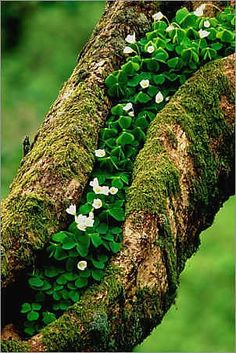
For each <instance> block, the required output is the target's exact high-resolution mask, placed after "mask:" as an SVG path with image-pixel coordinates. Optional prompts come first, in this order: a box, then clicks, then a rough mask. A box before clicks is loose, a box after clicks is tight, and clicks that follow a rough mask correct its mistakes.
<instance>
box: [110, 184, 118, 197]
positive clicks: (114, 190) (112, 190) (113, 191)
mask: <svg viewBox="0 0 236 353" xmlns="http://www.w3.org/2000/svg"><path fill="white" fill-rule="evenodd" d="M117 192H118V189H117V188H115V187H114V186H112V187H111V188H110V194H112V195H115V194H116V193H117Z"/></svg>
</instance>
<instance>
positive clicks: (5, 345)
mask: <svg viewBox="0 0 236 353" xmlns="http://www.w3.org/2000/svg"><path fill="white" fill-rule="evenodd" d="M1 352H30V347H29V345H28V344H27V343H24V342H22V341H18V340H6V341H2V342H1Z"/></svg>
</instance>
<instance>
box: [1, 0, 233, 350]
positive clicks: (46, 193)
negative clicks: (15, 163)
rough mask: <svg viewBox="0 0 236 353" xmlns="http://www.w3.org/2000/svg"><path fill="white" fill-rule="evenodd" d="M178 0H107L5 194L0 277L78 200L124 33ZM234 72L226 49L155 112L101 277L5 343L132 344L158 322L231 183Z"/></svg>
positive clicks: (16, 268)
mask: <svg viewBox="0 0 236 353" xmlns="http://www.w3.org/2000/svg"><path fill="white" fill-rule="evenodd" d="M180 3H181V4H183V5H186V2H184V1H182V2H175V3H174V5H172V6H171V7H170V6H168V2H162V3H159V4H158V3H156V2H155V1H150V2H144V1H139V2H132V1H130V2H123V1H115V2H110V3H108V5H107V8H106V11H105V14H104V16H103V18H102V19H101V21H100V23H99V24H98V26H97V27H96V29H95V32H94V34H93V35H92V38H91V40H90V41H89V43H88V44H87V46H86V47H85V49H84V50H83V52H82V53H81V55H80V59H79V64H78V65H77V66H76V68H75V70H74V72H73V73H72V75H71V77H70V78H69V80H68V81H67V83H66V84H65V85H64V87H63V88H62V90H61V92H60V94H59V96H58V98H57V100H56V101H55V103H54V104H53V106H52V107H51V109H50V111H49V113H48V114H47V116H46V118H45V121H44V123H43V125H42V127H41V128H40V129H39V131H38V133H37V135H36V137H35V140H34V142H33V144H32V146H31V150H30V152H29V153H28V154H27V155H26V157H24V159H23V161H22V165H21V167H20V169H19V171H18V173H17V176H16V178H15V180H14V182H13V183H12V186H11V190H10V194H9V196H8V197H7V199H6V200H5V201H4V202H3V207H2V220H3V227H2V235H3V236H2V250H3V262H2V271H3V274H2V280H3V286H4V287H7V286H9V285H10V284H12V283H13V282H14V281H15V279H16V277H17V276H18V274H19V273H20V272H21V271H23V270H24V269H25V268H27V267H28V266H29V265H31V264H32V263H33V257H34V256H35V251H36V250H39V249H42V248H43V247H44V246H45V244H46V243H47V242H48V240H49V239H50V236H51V234H52V233H54V232H55V231H57V230H59V229H63V228H65V227H66V225H67V222H68V219H67V218H66V216H65V209H66V207H67V206H68V205H69V204H70V203H71V202H73V203H78V202H79V199H80V196H81V194H82V191H83V189H84V187H85V185H86V182H87V180H88V177H89V173H90V172H91V170H92V167H93V163H94V157H93V155H94V150H95V149H96V145H97V139H98V132H99V129H100V128H101V127H102V125H103V123H104V122H105V119H106V116H107V113H108V111H109V109H110V107H111V101H110V100H109V98H108V97H107V96H106V91H105V88H104V84H103V82H104V79H105V78H106V77H107V75H108V74H109V73H110V72H112V71H113V70H114V69H116V68H117V67H118V66H119V64H120V63H121V62H122V60H123V56H122V49H123V47H124V45H125V42H124V38H125V36H126V35H127V34H129V33H131V32H132V31H135V32H136V34H138V36H142V34H143V33H144V32H146V31H147V30H148V28H149V26H150V22H151V15H152V14H153V13H154V12H156V11H158V10H159V9H160V10H161V11H163V12H164V11H166V12H169V16H172V14H173V13H174V12H175V10H176V7H177V6H178V7H179V6H180ZM194 6H196V4H195V3H194ZM166 12H165V13H166ZM233 77H234V76H233V58H232V57H228V58H227V59H222V60H219V61H217V62H215V63H211V64H208V65H206V66H205V67H204V68H203V69H201V70H200V71H199V72H198V73H196V75H194V77H193V78H191V79H190V80H189V81H188V82H187V83H186V84H185V85H184V86H183V87H181V88H180V89H179V91H178V92H177V93H176V95H175V96H174V97H173V98H172V99H171V101H170V102H169V103H168V105H167V106H166V107H165V108H164V109H163V110H162V111H161V112H160V113H159V114H158V116H157V117H156V119H155V120H154V122H153V123H152V124H151V126H150V129H149V133H148V137H147V141H146V144H145V146H144V148H143V149H142V151H141V152H140V153H139V155H138V157H137V160H136V163H135V169H134V174H133V182H132V185H131V187H130V189H129V192H128V198H127V204H126V214H127V218H126V221H125V224H124V232H123V233H124V245H123V249H122V251H121V252H120V253H119V254H118V255H116V256H115V257H114V258H113V260H112V261H111V263H110V265H109V268H108V269H107V271H106V277H105V279H104V280H103V282H102V283H101V284H100V285H94V286H92V287H91V288H89V289H88V290H86V292H85V294H84V296H83V297H82V299H81V300H80V301H79V302H78V303H76V304H75V305H74V306H73V307H72V308H71V309H70V310H68V312H66V313H65V314H64V315H62V316H61V317H60V318H59V319H58V320H56V321H55V322H54V323H52V324H50V325H49V326H48V327H46V328H45V329H43V330H42V331H41V332H40V334H38V335H36V336H35V337H33V338H32V339H31V340H29V341H27V342H24V341H15V340H11V341H4V342H3V351H72V350H75V351H130V350H131V349H132V348H133V347H134V346H135V345H136V344H138V343H139V342H141V341H142V340H143V339H144V338H145V337H146V336H147V335H148V334H149V333H150V331H151V330H152V328H153V327H155V326H156V325H157V324H158V323H159V322H160V321H161V319H162V317H163V315H164V314H165V312H166V311H167V310H168V308H169V306H170V305H171V303H172V302H173V300H174V297H175V294H176V288H177V285H178V279H179V274H180V272H181V271H182V270H183V268H184V265H185V262H186V260H187V258H189V257H190V256H191V255H192V254H193V252H194V251H196V249H197V247H198V244H199V234H200V232H201V231H202V230H203V229H205V228H207V227H208V226H209V225H210V224H211V223H212V221H213V218H214V215H215V214H216V212H217V211H218V209H219V207H220V206H221V205H222V203H223V202H224V201H225V200H226V199H227V198H228V197H229V196H230V195H231V194H232V193H233V185H234V176H233V158H234V145H233V123H234V100H233V99H232V96H233Z"/></svg>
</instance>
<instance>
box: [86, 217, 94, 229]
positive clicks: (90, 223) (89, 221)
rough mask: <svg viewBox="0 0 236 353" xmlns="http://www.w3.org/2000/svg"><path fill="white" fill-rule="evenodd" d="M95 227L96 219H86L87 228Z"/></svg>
mask: <svg viewBox="0 0 236 353" xmlns="http://www.w3.org/2000/svg"><path fill="white" fill-rule="evenodd" d="M93 225H94V219H93V218H90V217H86V220H85V227H93Z"/></svg>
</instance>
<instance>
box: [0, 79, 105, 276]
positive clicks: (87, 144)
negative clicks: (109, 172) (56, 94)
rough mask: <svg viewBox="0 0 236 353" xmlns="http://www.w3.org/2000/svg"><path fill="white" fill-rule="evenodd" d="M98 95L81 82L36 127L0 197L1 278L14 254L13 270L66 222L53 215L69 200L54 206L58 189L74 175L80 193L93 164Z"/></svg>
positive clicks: (98, 119) (99, 123)
mask: <svg viewBox="0 0 236 353" xmlns="http://www.w3.org/2000/svg"><path fill="white" fill-rule="evenodd" d="M100 99H103V91H102V90H101V89H99V88H97V89H96V91H93V90H92V89H90V88H88V87H87V86H86V85H85V84H84V83H80V84H79V85H78V87H77V89H76V90H75V91H74V92H73V94H72V96H71V99H69V100H67V101H66V102H65V103H61V107H60V112H61V113H58V114H57V116H56V119H55V121H53V120H52V121H51V122H50V124H49V125H48V127H47V123H45V125H44V127H43V128H42V129H41V130H40V131H39V135H40V138H38V139H37V140H36V142H35V145H34V148H33V149H32V150H31V152H30V153H29V154H28V156H27V159H25V160H24V163H23V165H22V167H21V168H20V170H19V172H18V174H17V176H16V178H15V180H14V182H13V184H12V186H11V193H10V195H9V197H8V198H7V199H6V200H5V201H4V202H3V208H2V220H3V228H2V234H3V237H2V240H3V243H2V245H3V247H4V254H5V257H4V261H3V262H4V264H3V278H5V277H7V276H8V271H11V270H12V268H10V267H11V264H12V256H14V269H18V268H19V269H20V267H21V266H28V265H29V264H31V263H32V249H33V250H37V249H41V248H42V247H43V246H44V245H45V243H46V242H47V241H48V240H49V238H50V235H51V234H52V233H53V232H55V231H57V230H58V229H60V228H61V226H62V224H64V222H65V217H61V219H60V222H59V221H58V220H57V218H58V217H57V214H58V212H59V213H60V212H61V210H62V209H63V210H65V209H66V207H67V206H68V204H69V203H70V199H68V198H67V197H66V196H65V197H64V199H63V200H61V201H60V200H58V204H57V205H55V201H54V199H55V193H56V192H57V190H58V189H61V188H64V191H65V194H66V191H67V190H66V187H67V184H68V181H71V180H74V181H75V182H76V183H77V187H79V188H80V191H81V192H82V190H83V187H84V186H85V184H86V182H87V177H88V174H89V173H90V172H91V171H92V168H93V163H94V150H95V149H96V144H97V138H98V131H99V128H100V127H101V126H102V123H103V117H102V116H101V115H99V114H97V111H98V110H99V108H100ZM64 111H65V112H66V113H65V114H64V113H63V112H64ZM96 131H97V133H96ZM39 160H40V161H41V162H42V163H38V161H39ZM32 166H33V168H32ZM39 180H41V182H39ZM63 196H64V195H63ZM13 249H14V250H13ZM8 250H9V251H10V253H9V252H8ZM9 266H10V267H9Z"/></svg>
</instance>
